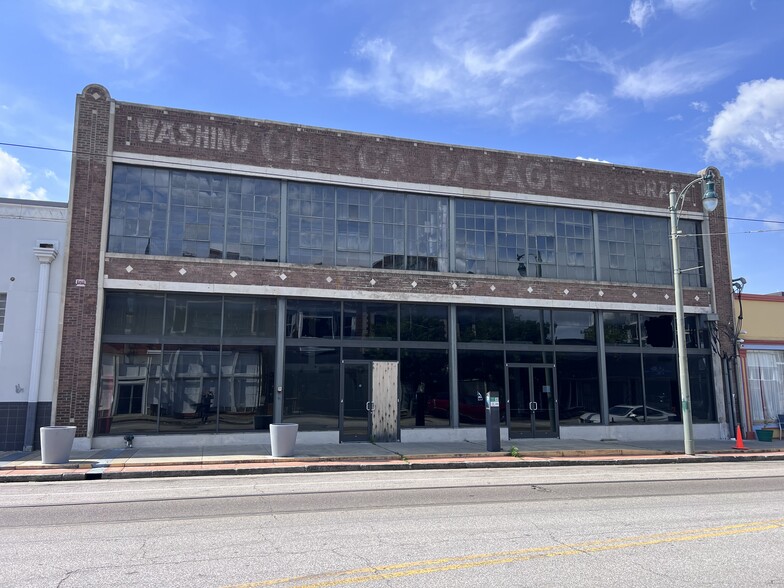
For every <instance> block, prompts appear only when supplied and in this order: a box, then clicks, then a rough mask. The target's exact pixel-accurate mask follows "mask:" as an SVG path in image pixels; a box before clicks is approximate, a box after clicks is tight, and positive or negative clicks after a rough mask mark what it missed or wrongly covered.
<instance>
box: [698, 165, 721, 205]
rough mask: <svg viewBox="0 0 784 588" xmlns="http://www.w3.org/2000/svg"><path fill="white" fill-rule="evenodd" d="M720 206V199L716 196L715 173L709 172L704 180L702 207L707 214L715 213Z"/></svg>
mask: <svg viewBox="0 0 784 588" xmlns="http://www.w3.org/2000/svg"><path fill="white" fill-rule="evenodd" d="M718 205H719V197H718V196H717V195H716V180H715V178H714V176H713V171H711V170H709V171H708V173H707V174H706V175H705V177H703V179H702V207H703V208H704V209H705V212H713V211H714V210H716V207H717V206H718Z"/></svg>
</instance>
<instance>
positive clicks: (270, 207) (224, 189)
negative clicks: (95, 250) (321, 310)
mask: <svg viewBox="0 0 784 588" xmlns="http://www.w3.org/2000/svg"><path fill="white" fill-rule="evenodd" d="M279 219H280V182H278V181H275V180H264V179H254V178H235V177H230V176H227V175H221V174H208V173H202V172H185V171H169V170H163V169H155V168H141V167H131V166H126V165H115V166H114V171H113V177H112V203H111V209H110V221H109V244H108V250H109V251H112V252H118V253H136V254H148V255H172V256H178V257H179V256H182V257H200V258H210V257H211V258H218V259H245V260H252V261H277V260H278V257H279V255H278V242H279V228H278V227H279V222H280V221H279Z"/></svg>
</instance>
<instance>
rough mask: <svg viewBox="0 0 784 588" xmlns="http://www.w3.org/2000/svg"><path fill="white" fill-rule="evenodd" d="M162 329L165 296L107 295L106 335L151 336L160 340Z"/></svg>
mask: <svg viewBox="0 0 784 588" xmlns="http://www.w3.org/2000/svg"><path fill="white" fill-rule="evenodd" d="M162 328H163V294H146V293H142V292H107V293H106V302H105V310H104V315H103V333H104V335H149V336H151V337H155V338H158V337H160V336H161V329H162Z"/></svg>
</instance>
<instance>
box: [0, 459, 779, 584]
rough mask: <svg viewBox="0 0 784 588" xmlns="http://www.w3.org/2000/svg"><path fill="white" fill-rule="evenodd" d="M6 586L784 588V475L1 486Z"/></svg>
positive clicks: (449, 473)
mask: <svg viewBox="0 0 784 588" xmlns="http://www.w3.org/2000/svg"><path fill="white" fill-rule="evenodd" d="M0 554H1V555H0V562H1V563H2V565H0V586H13V587H21V586H53V587H54V586H60V587H68V586H114V585H121V586H193V587H202V586H246V587H250V586H284V587H289V586H297V587H302V586H310V587H315V586H319V587H326V586H428V587H431V586H432V587H441V586H449V587H450V588H454V587H455V586H537V587H541V586H567V585H579V586H626V587H628V586H663V585H673V586H678V585H682V586H686V585H688V586H699V585H705V586H708V585H710V586H722V585H723V586H738V585H741V584H749V583H752V584H755V585H760V584H762V585H764V584H783V583H784V463H782V462H770V463H764V462H748V463H715V464H711V463H706V464H688V465H645V466H610V467H599V466H593V467H559V468H555V467H553V468H525V469H518V468H515V469H488V470H436V471H422V472H359V473H332V474H296V475H264V476H241V477H223V476H221V477H213V478H182V479H161V480H155V479H145V480H127V481H120V480H115V481H112V480H96V481H84V482H56V483H27V484H3V485H2V486H0Z"/></svg>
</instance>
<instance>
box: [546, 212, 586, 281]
mask: <svg viewBox="0 0 784 588" xmlns="http://www.w3.org/2000/svg"><path fill="white" fill-rule="evenodd" d="M555 232H556V259H557V261H556V265H557V266H558V277H559V278H573V279H576V280H592V279H593V278H594V270H593V267H594V262H593V222H592V215H591V213H590V212H589V211H587V210H573V209H569V208H558V209H556V211H555Z"/></svg>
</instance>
